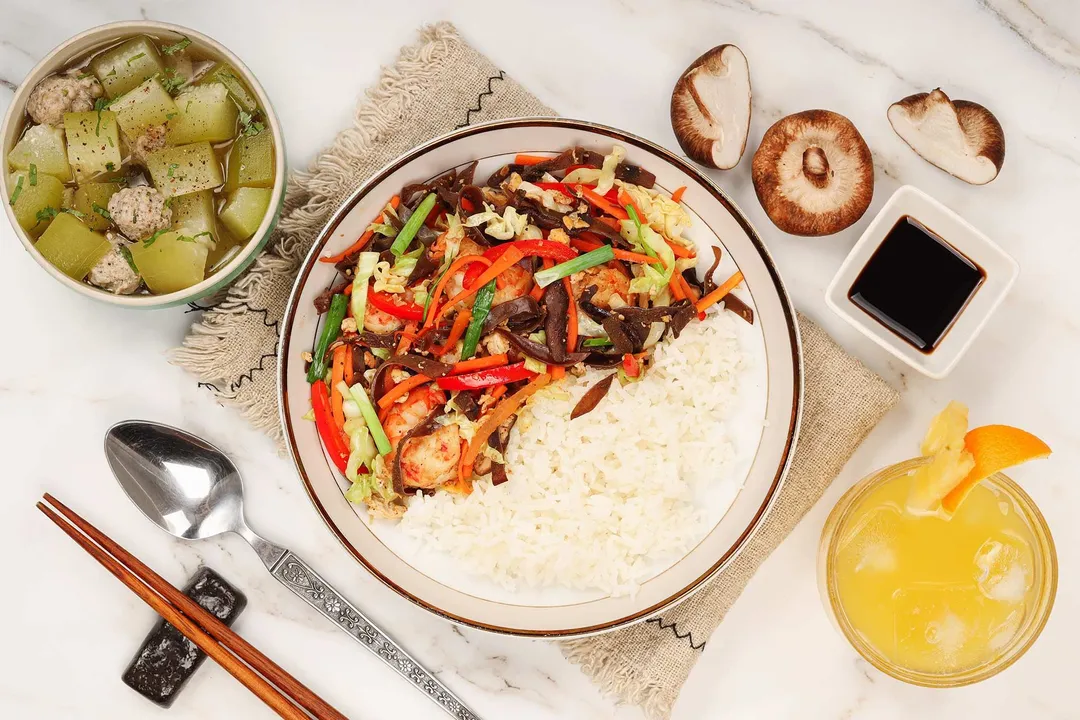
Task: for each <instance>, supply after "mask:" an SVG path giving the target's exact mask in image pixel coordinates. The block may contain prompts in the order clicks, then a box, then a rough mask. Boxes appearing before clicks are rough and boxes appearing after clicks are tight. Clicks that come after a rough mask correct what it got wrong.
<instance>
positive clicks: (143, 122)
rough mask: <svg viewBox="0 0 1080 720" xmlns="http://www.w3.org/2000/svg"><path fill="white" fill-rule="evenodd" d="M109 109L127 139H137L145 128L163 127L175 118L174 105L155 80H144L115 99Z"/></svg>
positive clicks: (170, 97)
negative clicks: (114, 114) (114, 115)
mask: <svg viewBox="0 0 1080 720" xmlns="http://www.w3.org/2000/svg"><path fill="white" fill-rule="evenodd" d="M109 109H110V110H112V111H113V112H114V113H116V121H117V122H118V123H120V128H121V129H122V130H123V131H124V134H126V135H127V136H128V137H129V138H137V137H138V136H139V135H141V134H142V133H143V132H144V131H145V130H146V128H148V127H151V126H154V125H163V124H165V123H166V122H168V121H169V120H171V119H172V118H174V117H176V116H177V114H178V113H177V111H176V103H175V102H173V99H172V96H170V95H169V93H168V92H167V91H166V90H165V88H164V87H162V86H161V83H160V82H158V80H157V78H150V79H149V80H146V81H145V82H143V83H142V84H140V85H139V86H138V87H136V88H135V89H133V90H129V91H128V92H126V93H124V94H123V95H122V96H121V97H119V98H117V99H116V100H115V101H114V102H113V103H112V105H110V106H109Z"/></svg>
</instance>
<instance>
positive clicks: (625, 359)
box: [622, 353, 641, 378]
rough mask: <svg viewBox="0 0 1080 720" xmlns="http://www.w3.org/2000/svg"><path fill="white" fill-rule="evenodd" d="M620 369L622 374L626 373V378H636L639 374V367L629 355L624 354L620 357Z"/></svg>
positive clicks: (635, 360) (635, 359) (634, 358)
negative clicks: (621, 368)
mask: <svg viewBox="0 0 1080 720" xmlns="http://www.w3.org/2000/svg"><path fill="white" fill-rule="evenodd" d="M622 367H623V372H625V373H626V377H632V378H636V377H637V376H638V375H640V374H641V366H640V365H638V361H637V358H636V357H634V356H633V355H631V354H630V353H626V354H625V355H623V356H622Z"/></svg>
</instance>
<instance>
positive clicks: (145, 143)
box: [131, 125, 165, 165]
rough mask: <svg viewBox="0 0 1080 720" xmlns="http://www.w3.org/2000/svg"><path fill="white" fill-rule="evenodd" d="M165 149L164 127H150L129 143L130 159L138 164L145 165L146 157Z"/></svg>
mask: <svg viewBox="0 0 1080 720" xmlns="http://www.w3.org/2000/svg"><path fill="white" fill-rule="evenodd" d="M163 147H165V126H164V125H152V126H151V127H148V128H146V130H145V131H144V132H143V134H142V135H140V136H139V137H137V138H135V141H134V142H133V143H131V157H132V158H134V160H135V161H136V162H138V163H142V164H143V165H145V164H146V157H147V156H148V155H149V154H150V153H152V152H156V151H158V150H161V149H162V148H163Z"/></svg>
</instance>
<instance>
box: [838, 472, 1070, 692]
mask: <svg viewBox="0 0 1080 720" xmlns="http://www.w3.org/2000/svg"><path fill="white" fill-rule="evenodd" d="M925 462H926V460H924V459H920V460H916V461H910V462H908V463H901V464H900V465H898V466H894V467H893V468H888V469H886V470H885V471H882V472H881V473H878V474H877V475H875V476H871V477H870V478H867V479H866V480H864V481H863V482H861V483H859V484H858V485H856V487H854V488H852V490H851V491H849V493H848V494H847V495H846V496H845V497H844V498H843V499H842V500H841V501H840V503H839V504H838V505H837V508H836V509H835V510H834V511H833V514H832V516H831V517H830V518H829V521H828V523H827V524H826V528H825V533H824V534H823V537H822V547H821V553H820V556H819V561H820V570H821V573H822V585H823V588H822V589H823V591H824V594H825V595H826V596H827V598H826V600H827V602H826V604H827V606H828V607H829V609H830V612H831V613H832V615H833V618H834V619H835V620H836V621H837V624H838V625H839V626H840V629H841V631H842V632H843V633H844V634H845V635H847V636H848V639H849V640H851V641H852V643H853V644H854V645H855V647H856V649H857V650H859V652H860V653H862V654H863V655H864V656H865V657H866V658H867V659H868V660H870V661H871V662H872V663H873V664H874V665H876V666H877V667H878V668H879V669H882V670H884V671H885V672H887V673H889V674H892V675H894V676H895V677H898V678H900V679H903V680H907V681H910V682H915V683H919V684H928V685H954V684H964V683H967V682H975V681H977V680H980V679H983V677H988V676H989V675H991V674H993V673H995V672H997V671H998V670H1000V669H1002V668H1003V667H1005V666H1007V665H1008V664H1010V663H1011V662H1012V661H1013V660H1015V659H1016V657H1019V654H1021V653H1022V652H1023V651H1024V650H1025V649H1026V648H1027V646H1028V645H1030V644H1031V642H1033V641H1034V639H1035V637H1036V636H1037V635H1038V632H1039V630H1041V628H1042V625H1043V623H1044V622H1045V620H1046V617H1047V615H1048V614H1049V610H1050V606H1051V605H1052V602H1053V595H1054V588H1055V586H1056V560H1055V558H1054V551H1053V542H1052V540H1051V539H1050V534H1049V531H1048V530H1047V529H1046V526H1045V523H1044V522H1043V520H1042V516H1041V515H1040V514H1039V512H1038V510H1037V509H1036V508H1035V506H1034V504H1033V503H1032V502H1031V500H1030V498H1028V497H1027V495H1026V494H1024V492H1023V491H1022V490H1021V489H1020V488H1019V487H1018V486H1016V485H1015V484H1014V483H1013V482H1012V481H1010V480H1009V479H1008V478H1006V477H1004V476H1003V475H1000V474H999V475H994V476H992V477H991V478H988V479H987V480H985V481H983V482H981V483H979V484H978V485H976V486H975V487H974V488H973V489H972V490H971V492H970V494H969V495H968V496H967V497H966V499H965V500H964V501H963V502H962V503H961V504H960V505H959V507H958V508H957V510H956V512H955V514H953V515H952V517H951V518H949V517H946V516H945V515H943V514H936V515H935V514H925V513H913V512H909V511H908V509H907V501H908V498H909V497H910V494H911V490H912V485H913V479H914V474H913V471H914V470H915V469H916V468H918V467H919V466H920V465H922V464H924V463H925Z"/></svg>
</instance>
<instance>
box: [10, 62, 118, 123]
mask: <svg viewBox="0 0 1080 720" xmlns="http://www.w3.org/2000/svg"><path fill="white" fill-rule="evenodd" d="M103 94H104V91H103V90H102V89H101V83H99V82H98V81H97V78H95V77H93V76H90V77H83V78H80V77H76V76H75V75H72V74H67V75H53V76H52V77H47V78H45V79H44V80H42V81H41V82H39V83H38V84H37V87H35V88H34V90H33V92H31V93H30V99H29V100H27V101H26V112H28V113H30V117H32V118H33V119H34V122H36V123H41V124H42V125H55V126H57V127H59V126H61V125H63V124H64V113H69V112H89V111H91V110H93V109H94V100H96V99H97V98H99V97H101V96H102V95H103Z"/></svg>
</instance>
